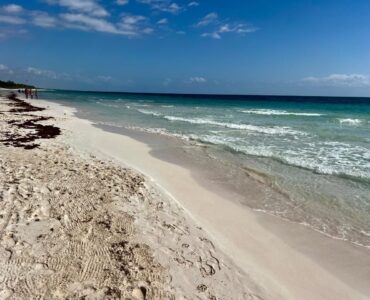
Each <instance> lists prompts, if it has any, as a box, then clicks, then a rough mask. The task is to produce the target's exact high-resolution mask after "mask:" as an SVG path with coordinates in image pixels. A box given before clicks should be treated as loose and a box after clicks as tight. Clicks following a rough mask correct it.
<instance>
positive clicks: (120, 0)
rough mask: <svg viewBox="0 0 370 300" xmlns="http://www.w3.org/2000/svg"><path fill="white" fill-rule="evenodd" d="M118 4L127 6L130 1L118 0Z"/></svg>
mask: <svg viewBox="0 0 370 300" xmlns="http://www.w3.org/2000/svg"><path fill="white" fill-rule="evenodd" d="M116 4H117V5H126V4H128V0H117V1H116Z"/></svg>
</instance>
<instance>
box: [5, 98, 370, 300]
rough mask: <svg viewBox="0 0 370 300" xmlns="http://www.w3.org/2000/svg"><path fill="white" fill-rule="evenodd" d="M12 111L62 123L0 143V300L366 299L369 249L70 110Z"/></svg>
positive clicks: (9, 117)
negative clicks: (250, 203) (51, 130)
mask: <svg viewBox="0 0 370 300" xmlns="http://www.w3.org/2000/svg"><path fill="white" fill-rule="evenodd" d="M31 102H32V105H35V106H39V107H43V108H46V109H45V110H44V111H40V112H32V113H31V115H33V117H32V116H30V114H29V113H24V114H22V113H17V114H15V113H14V112H10V109H11V106H10V104H9V103H10V101H9V100H7V99H5V98H1V99H0V105H1V111H2V113H1V115H0V120H1V121H0V122H1V136H2V138H1V139H4V137H5V136H6V135H7V134H8V133H9V132H11V133H13V134H19V135H22V134H27V130H25V129H19V128H18V127H16V126H14V124H16V123H14V122H13V123H12V122H9V121H13V120H17V121H19V120H23V121H25V120H28V118H34V116H47V117H49V116H51V117H53V118H52V119H49V120H44V121H41V123H42V124H53V125H54V126H57V127H59V128H61V134H60V135H58V136H56V137H55V138H54V139H37V140H36V141H35V142H37V143H39V144H40V147H38V148H35V149H30V150H26V149H23V148H22V147H17V148H15V147H13V146H12V145H4V144H3V143H1V144H0V159H1V161H0V163H1V166H0V167H1V173H0V176H1V178H2V180H1V186H0V191H1V194H2V198H3V201H2V202H1V211H2V212H1V220H0V222H1V223H0V237H1V249H0V251H1V256H0V267H1V268H2V270H4V271H3V272H2V273H1V275H0V276H1V280H0V290H1V293H0V295H1V296H0V299H13V298H15V299H33V298H37V297H38V298H40V299H66V298H68V299H76V298H81V297H85V299H127V298H132V299H310V300H311V299H328V300H329V299H333V300H334V299H335V300H337V299H343V300H345V299H369V298H370V286H369V284H368V282H369V281H370V268H369V266H370V251H369V250H368V249H365V248H363V247H356V246H354V245H352V244H349V243H346V242H343V241H340V240H334V239H331V238H328V237H325V236H324V235H322V234H320V233H318V232H315V231H313V230H310V229H309V228H306V227H304V226H301V225H298V224H294V223H290V222H287V221H283V220H280V219H278V218H276V217H274V216H269V215H266V214H263V213H259V212H255V211H253V210H251V209H249V208H248V207H246V206H245V205H241V204H239V203H238V201H237V200H238V199H237V196H236V195H234V194H232V193H227V192H225V193H220V192H219V191H218V189H217V187H216V186H212V182H208V184H201V183H200V182H199V181H198V180H196V179H195V177H194V175H193V174H192V172H191V170H189V169H186V168H184V167H182V166H179V165H176V164H173V163H170V162H168V161H164V160H161V159H159V158H156V157H154V156H153V155H151V148H150V147H149V146H148V145H146V144H145V143H143V142H140V141H137V140H135V139H133V138H131V137H128V136H124V135H121V134H116V133H111V132H107V131H104V130H102V129H100V128H97V127H95V126H94V124H92V123H91V122H90V121H87V120H84V119H80V118H77V117H76V116H75V114H74V113H75V111H74V110H73V109H71V108H68V107H65V106H62V105H60V104H56V103H53V102H48V101H44V100H32V101H31Z"/></svg>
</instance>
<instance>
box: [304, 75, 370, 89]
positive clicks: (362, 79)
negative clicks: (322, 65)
mask: <svg viewBox="0 0 370 300" xmlns="http://www.w3.org/2000/svg"><path fill="white" fill-rule="evenodd" d="M303 81H304V82H307V83H313V84H319V85H331V86H349V87H351V86H352V87H363V86H370V75H363V74H331V75H329V76H326V77H313V76H311V77H306V78H303Z"/></svg>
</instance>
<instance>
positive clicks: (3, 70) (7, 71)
mask: <svg viewBox="0 0 370 300" xmlns="http://www.w3.org/2000/svg"><path fill="white" fill-rule="evenodd" d="M0 73H5V74H13V73H14V71H13V70H12V69H10V68H9V67H8V66H6V65H3V64H0Z"/></svg>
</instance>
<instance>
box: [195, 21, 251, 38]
mask: <svg viewBox="0 0 370 300" xmlns="http://www.w3.org/2000/svg"><path fill="white" fill-rule="evenodd" d="M257 30H258V28H257V27H254V26H252V25H247V24H244V23H238V24H233V25H231V24H222V25H220V26H219V27H218V28H217V29H216V30H215V31H213V32H206V33H203V34H201V36H203V37H211V38H213V39H218V40H219V39H221V38H222V36H221V35H222V34H225V33H236V34H239V35H244V34H246V33H252V32H255V31H257Z"/></svg>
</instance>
